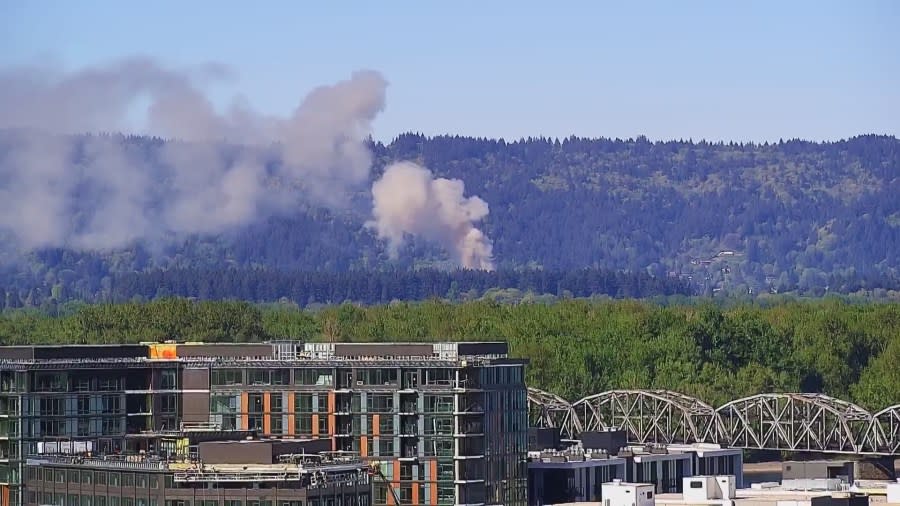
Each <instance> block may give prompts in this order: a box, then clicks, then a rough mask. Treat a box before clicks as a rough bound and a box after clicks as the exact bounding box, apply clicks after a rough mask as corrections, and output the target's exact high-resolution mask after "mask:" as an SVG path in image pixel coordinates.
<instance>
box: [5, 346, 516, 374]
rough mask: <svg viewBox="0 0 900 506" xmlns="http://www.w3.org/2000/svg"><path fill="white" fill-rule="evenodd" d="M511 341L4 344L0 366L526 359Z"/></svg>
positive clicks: (268, 364) (374, 363) (456, 363)
mask: <svg viewBox="0 0 900 506" xmlns="http://www.w3.org/2000/svg"><path fill="white" fill-rule="evenodd" d="M508 352H509V347H508V345H507V343H505V342H500V341H497V342H487V341H485V342H476V341H465V342H428V343H403V342H396V343H301V342H293V341H291V342H285V341H279V342H265V343H194V342H183V343H179V342H162V343H141V344H97V345H83V344H73V345H62V346H48V345H29V346H0V368H4V369H7V370H8V369H15V368H16V367H15V366H17V365H19V366H22V365H24V366H28V365H38V364H40V365H42V366H47V367H54V366H55V367H84V368H89V367H92V366H93V367H103V366H109V365H114V366H115V367H145V366H147V365H148V364H156V363H160V364H163V365H165V364H167V363H171V362H173V361H174V362H186V363H199V364H210V365H215V366H222V367H228V366H235V367H254V366H255V365H258V366H259V367H273V366H274V367H278V366H282V367H292V366H299V367H315V366H317V365H322V366H328V365H336V364H341V363H347V362H349V363H353V364H356V365H357V366H361V367H365V365H366V364H372V366H383V365H384V364H385V363H395V364H397V365H401V366H402V365H408V366H416V365H417V364H421V365H423V366H425V365H427V366H442V365H443V366H446V367H454V366H460V365H462V364H463V363H464V362H465V363H484V362H490V363H503V362H508V363H510V364H519V363H524V362H525V361H524V360H513V359H509V358H508V355H507V354H508Z"/></svg>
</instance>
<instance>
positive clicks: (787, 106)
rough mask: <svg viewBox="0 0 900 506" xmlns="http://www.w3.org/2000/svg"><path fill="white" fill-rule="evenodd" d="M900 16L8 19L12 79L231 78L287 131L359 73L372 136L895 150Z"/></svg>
mask: <svg viewBox="0 0 900 506" xmlns="http://www.w3.org/2000/svg"><path fill="white" fill-rule="evenodd" d="M898 26H900V2H895V1H890V0H883V1H874V0H873V1H865V0H863V1H849V0H848V1H845V2H835V1H827V0H826V1H799V0H798V1H785V2H776V1H764V0H758V1H744V2H736V1H732V2H727V1H700V0H695V1H683V2H676V1H659V2H647V1H635V2H604V1H583V2H581V1H560V2H549V1H542V2H537V1H528V0H518V1H499V0H497V1H470V0H457V1H452V2H450V1H443V2H438V1H433V2H432V1H424V2H423V1H411V0H410V1H399V0H397V1H381V2H362V1H358V2H351V1H329V2H324V1H320V2H312V1H308V2H299V1H293V2H288V1H283V2H282V1H276V0H267V1H262V2H246V1H243V2H238V1H234V0H219V1H213V0H193V1H181V2H176V1H170V0H155V1H153V2H123V1H91V0H82V1H77V2H76V1H63V0H56V1H49V0H2V1H0V65H3V66H7V65H14V64H21V63H33V62H36V61H40V62H46V61H48V60H49V61H56V62H58V63H60V64H61V65H64V66H65V67H66V68H78V67H81V66H85V65H90V64H97V63H103V62H107V61H110V60H113V59H116V58H121V57H126V56H133V55H149V56H153V57H156V58H158V59H159V60H160V61H162V62H164V63H167V64H171V65H175V66H179V65H190V64H195V63H201V62H206V61H219V62H223V63H226V64H229V65H231V66H232V67H234V68H235V69H236V70H237V72H238V74H239V78H238V80H237V82H236V83H234V84H233V85H229V87H227V88H222V89H217V90H214V92H215V94H216V96H217V97H220V98H222V97H227V96H231V94H233V93H234V92H237V91H240V92H242V93H243V94H244V95H246V97H247V98H248V99H249V101H250V102H251V103H252V104H253V105H254V106H255V107H257V108H259V109H261V110H263V111H265V112H268V113H273V114H286V113H288V112H289V111H290V110H292V109H293V107H294V106H296V104H297V103H298V101H299V99H300V97H302V96H303V95H304V94H305V93H306V92H307V91H309V89H310V88H312V87H314V86H316V85H319V84H326V83H330V82H333V81H336V80H340V79H343V78H346V77H347V76H349V74H350V73H351V72H352V71H354V70H356V69H360V68H370V69H375V70H378V71H380V72H382V73H383V74H384V75H385V76H386V78H387V79H388V80H389V81H390V83H391V85H390V88H389V90H388V104H387V109H386V111H385V112H384V114H383V115H382V116H381V117H380V118H379V119H378V121H377V123H376V131H375V136H376V137H377V138H379V139H382V140H390V139H391V138H392V137H393V136H395V135H396V134H397V133H400V132H404V131H420V132H423V133H426V134H440V133H451V134H461V135H478V136H489V137H501V136H502V137H505V138H507V139H510V138H518V137H523V136H529V135H533V136H539V135H546V136H552V137H564V136H568V135H571V134H575V135H581V136H589V137H597V136H607V137H631V136H635V135H639V134H644V135H647V136H648V137H650V138H652V139H671V138H685V139H686V138H693V139H695V140H696V139H700V138H706V139H712V140H720V139H721V140H777V139H778V138H780V137H784V138H793V137H801V138H807V139H815V140H819V139H839V138H844V137H848V136H851V135H856V134H860V133H885V134H891V135H900V29H897V27H898Z"/></svg>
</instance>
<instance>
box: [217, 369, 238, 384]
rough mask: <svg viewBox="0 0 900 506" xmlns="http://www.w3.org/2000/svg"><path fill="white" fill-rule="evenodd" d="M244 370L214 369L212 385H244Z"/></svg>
mask: <svg viewBox="0 0 900 506" xmlns="http://www.w3.org/2000/svg"><path fill="white" fill-rule="evenodd" d="M243 383H244V371H243V370H241V369H214V370H213V371H212V375H211V377H210V384H211V385H212V386H228V385H242V384H243Z"/></svg>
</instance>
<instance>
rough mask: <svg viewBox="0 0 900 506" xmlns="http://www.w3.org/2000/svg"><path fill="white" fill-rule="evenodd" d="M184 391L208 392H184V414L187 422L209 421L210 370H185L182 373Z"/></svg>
mask: <svg viewBox="0 0 900 506" xmlns="http://www.w3.org/2000/svg"><path fill="white" fill-rule="evenodd" d="M181 388H182V389H183V390H206V392H184V394H183V395H182V403H183V405H182V413H183V417H182V418H183V420H184V421H185V422H208V421H209V369H185V370H184V371H183V373H182V386H181Z"/></svg>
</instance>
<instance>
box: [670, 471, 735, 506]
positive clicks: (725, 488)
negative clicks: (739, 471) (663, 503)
mask: <svg viewBox="0 0 900 506" xmlns="http://www.w3.org/2000/svg"><path fill="white" fill-rule="evenodd" d="M683 489H684V492H683V493H682V497H683V498H684V502H685V503H691V502H695V501H696V502H699V503H704V502H706V501H716V500H729V499H734V498H735V496H736V495H737V491H736V487H735V478H734V476H689V477H685V478H684V482H683Z"/></svg>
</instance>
